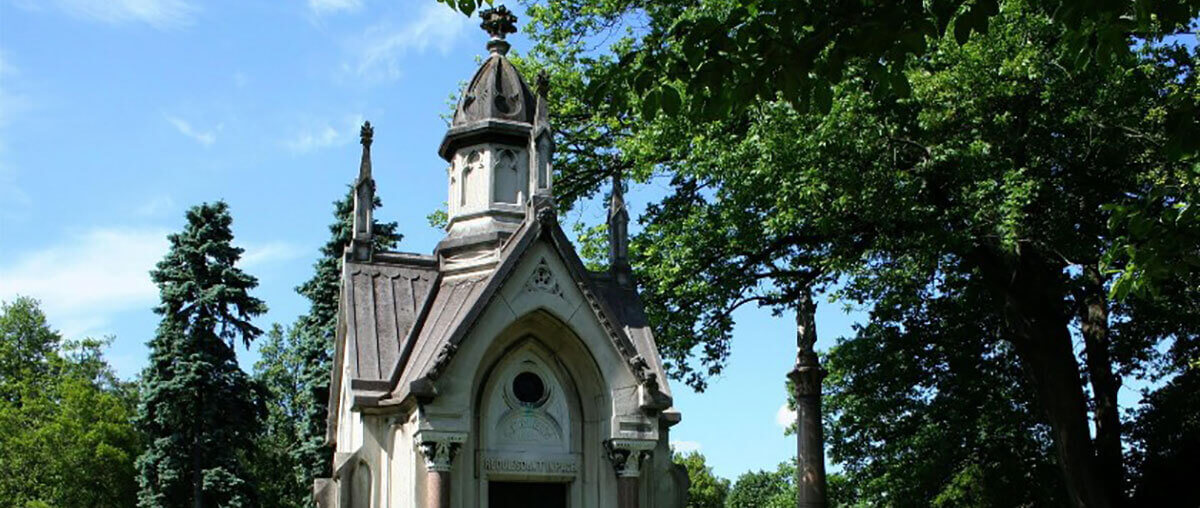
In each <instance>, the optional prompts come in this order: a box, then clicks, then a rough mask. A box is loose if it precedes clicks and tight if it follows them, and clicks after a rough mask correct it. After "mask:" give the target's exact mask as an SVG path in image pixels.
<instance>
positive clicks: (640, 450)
mask: <svg viewBox="0 0 1200 508" xmlns="http://www.w3.org/2000/svg"><path fill="white" fill-rule="evenodd" d="M604 449H605V451H607V452H608V460H609V461H611V462H612V465H613V470H614V471H616V473H617V477H619V478H637V477H638V476H641V474H642V464H643V463H645V462H646V461H647V460H650V453H651V450H653V449H654V442H653V441H639V440H634V439H609V440H607V441H605V442H604Z"/></svg>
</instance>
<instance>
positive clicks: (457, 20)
mask: <svg viewBox="0 0 1200 508" xmlns="http://www.w3.org/2000/svg"><path fill="white" fill-rule="evenodd" d="M469 25H470V20H469V19H467V17H466V16H463V15H462V14H460V13H458V11H455V10H454V9H451V8H449V7H446V6H445V5H442V4H440V3H437V2H425V3H424V4H423V6H422V7H421V8H420V10H419V12H417V13H416V17H415V18H414V19H413V20H412V21H409V22H408V23H405V24H404V25H401V26H399V27H396V26H395V25H394V24H392V23H391V22H388V21H385V22H382V23H379V24H376V25H374V26H371V27H368V28H367V30H366V32H365V33H364V34H363V35H362V36H361V37H358V38H356V39H354V40H352V41H351V43H350V45H349V46H350V51H351V54H354V55H359V58H358V61H357V62H356V63H355V64H353V65H346V66H345V68H346V70H349V71H351V72H352V73H353V74H354V75H356V76H358V77H359V78H363V79H365V80H367V81H370V82H381V81H391V80H395V79H396V78H399V77H400V75H401V70H400V60H401V58H402V57H403V56H404V55H406V54H408V53H410V52H416V53H424V52H426V51H430V50H433V51H438V52H439V53H441V54H446V53H448V52H449V51H450V50H451V49H452V48H453V47H454V44H455V43H456V42H458V40H459V39H460V38H461V36H462V34H463V33H464V31H465V30H466V29H467V27H468V26H469Z"/></svg>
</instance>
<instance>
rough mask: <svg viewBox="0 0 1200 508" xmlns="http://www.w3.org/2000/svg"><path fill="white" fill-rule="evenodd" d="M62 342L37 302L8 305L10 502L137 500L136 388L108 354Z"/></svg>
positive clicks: (1, 327)
mask: <svg viewBox="0 0 1200 508" xmlns="http://www.w3.org/2000/svg"><path fill="white" fill-rule="evenodd" d="M106 344H107V342H105V341H97V340H91V339H85V340H81V341H68V342H65V343H64V341H62V339H61V337H60V336H59V335H58V333H56V332H54V331H53V330H52V329H51V328H50V326H49V324H48V323H47V322H46V317H45V315H44V314H43V313H42V312H41V310H40V309H39V308H38V304H37V302H36V301H35V300H33V299H30V298H22V297H19V298H17V299H16V300H14V301H13V302H12V303H11V304H10V303H0V351H2V353H0V364H3V366H0V380H2V382H3V386H4V388H5V394H6V396H5V398H4V399H3V400H0V428H3V429H5V431H4V432H0V498H2V499H4V500H5V502H6V503H7V504H9V505H12V506H95V507H114V508H115V507H121V506H130V505H132V504H133V503H134V502H135V501H136V499H137V497H136V494H137V483H136V481H135V475H134V459H135V458H136V457H137V454H138V451H139V446H140V439H139V436H138V433H137V431H136V430H134V428H133V425H132V422H131V418H132V405H131V404H130V402H131V401H129V400H128V399H126V398H124V397H122V395H123V393H124V391H125V390H126V387H124V386H121V383H120V382H119V381H117V380H116V379H115V377H114V376H113V375H112V371H111V369H110V368H109V367H108V364H107V363H106V362H105V361H104V359H103V356H102V355H101V353H100V351H101V348H102V347H103V346H104V345H106Z"/></svg>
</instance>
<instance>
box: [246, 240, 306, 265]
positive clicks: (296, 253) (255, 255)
mask: <svg viewBox="0 0 1200 508" xmlns="http://www.w3.org/2000/svg"><path fill="white" fill-rule="evenodd" d="M243 248H244V249H246V251H245V252H243V253H242V259H241V263H240V265H241V267H242V268H249V267H253V266H257V265H264V264H267V263H274V262H278V261H287V260H289V259H295V258H297V257H300V256H302V255H304V253H305V252H304V249H302V248H301V247H300V246H298V245H292V244H290V243H286V242H271V243H265V244H261V245H247V246H244V247H243Z"/></svg>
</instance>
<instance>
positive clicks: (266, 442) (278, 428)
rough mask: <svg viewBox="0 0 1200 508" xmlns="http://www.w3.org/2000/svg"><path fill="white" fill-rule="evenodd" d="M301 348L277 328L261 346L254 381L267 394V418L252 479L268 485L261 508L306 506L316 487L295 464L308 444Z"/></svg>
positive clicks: (289, 331)
mask: <svg viewBox="0 0 1200 508" xmlns="http://www.w3.org/2000/svg"><path fill="white" fill-rule="evenodd" d="M299 342H300V337H299V335H298V334H296V333H295V329H294V328H287V329H285V328H284V327H282V326H280V325H279V324H275V325H274V326H272V327H271V329H270V330H269V331H267V334H266V337H265V338H264V342H263V344H262V345H261V346H259V348H258V353H259V355H260V356H259V360H258V361H257V362H255V364H254V380H255V381H257V382H258V383H259V384H260V385H261V386H262V387H263V389H264V391H265V393H266V398H265V400H264V402H265V404H266V418H265V419H264V421H263V425H262V427H261V429H260V432H259V434H258V436H257V437H256V438H255V444H256V446H255V453H254V460H253V461H252V464H253V469H254V477H255V478H261V479H264V480H266V481H263V482H260V484H259V494H260V495H261V496H262V501H261V503H260V506H263V507H275V506H278V507H289V506H302V505H305V504H306V503H307V502H308V500H309V495H310V494H309V491H310V489H311V485H312V481H311V479H310V478H307V474H306V472H305V471H303V470H302V468H301V467H300V464H299V463H298V462H297V460H296V458H297V456H298V455H299V448H300V446H302V444H303V443H304V441H303V440H301V439H300V435H299V433H300V430H301V429H302V428H303V422H304V417H305V414H304V413H303V412H302V411H303V409H304V406H302V405H301V403H300V399H301V398H302V397H303V395H302V394H304V393H305V387H304V386H303V385H302V384H301V382H300V379H301V375H300V374H301V373H302V372H304V368H305V367H304V365H303V361H302V360H301V358H300V343H299Z"/></svg>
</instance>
